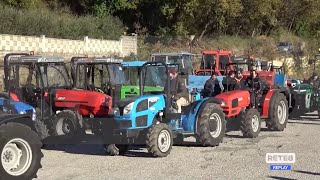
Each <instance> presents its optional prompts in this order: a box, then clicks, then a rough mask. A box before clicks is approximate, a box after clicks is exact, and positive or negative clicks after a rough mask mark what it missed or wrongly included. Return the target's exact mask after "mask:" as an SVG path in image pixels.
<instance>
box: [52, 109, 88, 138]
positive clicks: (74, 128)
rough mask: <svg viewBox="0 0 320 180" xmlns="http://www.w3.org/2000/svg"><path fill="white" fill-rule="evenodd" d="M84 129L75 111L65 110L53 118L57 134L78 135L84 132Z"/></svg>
mask: <svg viewBox="0 0 320 180" xmlns="http://www.w3.org/2000/svg"><path fill="white" fill-rule="evenodd" d="M82 131H83V130H82V129H81V127H80V123H79V119H78V117H77V114H76V113H75V112H74V111H71V110H63V111H61V112H59V113H58V114H57V115H56V117H55V118H54V120H53V133H54V134H55V135H56V136H76V135H81V134H83V133H82Z"/></svg>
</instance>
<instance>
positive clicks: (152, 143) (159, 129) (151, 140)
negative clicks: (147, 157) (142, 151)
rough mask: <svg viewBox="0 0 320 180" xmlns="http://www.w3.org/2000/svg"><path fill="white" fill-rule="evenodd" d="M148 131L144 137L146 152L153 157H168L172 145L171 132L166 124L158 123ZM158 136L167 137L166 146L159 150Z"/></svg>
mask: <svg viewBox="0 0 320 180" xmlns="http://www.w3.org/2000/svg"><path fill="white" fill-rule="evenodd" d="M148 130H149V131H148V133H147V137H146V147H147V150H148V152H149V153H150V154H151V155H152V156H153V157H166V156H167V155H169V154H170V152H171V149H172V145H173V137H172V132H171V130H170V128H169V126H168V125H167V124H163V123H159V124H155V125H152V126H151V127H150V128H149V129H148ZM160 135H161V136H162V135H164V136H167V137H166V138H167V139H166V140H167V144H166V145H165V146H164V149H160V147H159V146H160V144H158V139H159V138H161V137H160Z"/></svg>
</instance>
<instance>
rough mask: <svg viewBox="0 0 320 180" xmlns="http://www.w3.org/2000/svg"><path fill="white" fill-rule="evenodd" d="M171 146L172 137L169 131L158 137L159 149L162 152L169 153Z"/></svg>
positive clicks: (162, 132) (163, 131)
mask: <svg viewBox="0 0 320 180" xmlns="http://www.w3.org/2000/svg"><path fill="white" fill-rule="evenodd" d="M170 145H171V135H170V132H169V131H168V130H165V129H164V130H162V131H160V133H159V136H158V148H159V149H160V151H161V152H167V151H168V150H169V149H170Z"/></svg>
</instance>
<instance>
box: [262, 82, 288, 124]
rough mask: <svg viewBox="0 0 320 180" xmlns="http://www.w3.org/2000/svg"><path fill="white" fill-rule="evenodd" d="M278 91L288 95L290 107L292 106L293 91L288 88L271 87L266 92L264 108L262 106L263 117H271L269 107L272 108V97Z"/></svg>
mask: <svg viewBox="0 0 320 180" xmlns="http://www.w3.org/2000/svg"><path fill="white" fill-rule="evenodd" d="M276 93H282V94H284V95H285V96H286V98H287V100H288V107H290V105H291V93H290V91H289V90H287V89H283V88H282V89H271V90H270V91H268V93H267V94H266V96H265V98H264V101H263V108H262V113H261V117H264V118H268V117H269V109H270V106H269V105H270V102H271V100H272V98H273V97H274V94H276Z"/></svg>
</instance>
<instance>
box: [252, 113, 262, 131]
mask: <svg viewBox="0 0 320 180" xmlns="http://www.w3.org/2000/svg"><path fill="white" fill-rule="evenodd" d="M259 126H260V123H259V117H258V116H257V115H254V116H253V117H252V130H253V132H257V131H258V129H259Z"/></svg>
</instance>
